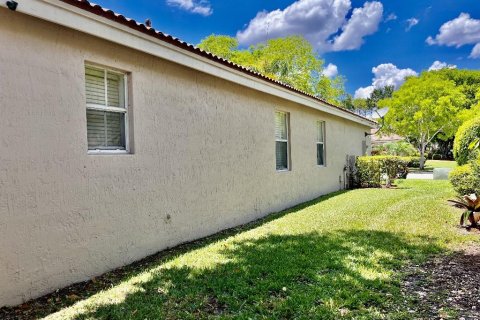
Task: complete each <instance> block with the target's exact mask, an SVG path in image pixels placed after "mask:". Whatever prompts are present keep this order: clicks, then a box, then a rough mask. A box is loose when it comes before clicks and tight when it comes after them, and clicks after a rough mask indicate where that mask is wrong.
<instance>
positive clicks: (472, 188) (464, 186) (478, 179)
mask: <svg viewBox="0 0 480 320" xmlns="http://www.w3.org/2000/svg"><path fill="white" fill-rule="evenodd" d="M448 177H449V179H450V183H451V184H452V186H453V189H454V190H455V191H456V192H457V193H458V194H460V195H466V194H471V193H476V194H478V195H480V158H479V159H477V160H476V161H472V162H471V163H469V164H466V165H463V166H459V167H456V168H455V169H453V170H452V171H451V172H450V174H449V176H448Z"/></svg>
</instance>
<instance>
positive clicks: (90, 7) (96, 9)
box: [60, 0, 376, 124]
mask: <svg viewBox="0 0 480 320" xmlns="http://www.w3.org/2000/svg"><path fill="white" fill-rule="evenodd" d="M60 1H62V2H64V3H67V4H70V5H72V6H75V7H77V8H80V9H83V10H85V11H88V12H90V13H93V14H95V15H98V16H101V17H104V18H107V19H109V20H112V21H115V22H117V23H120V24H122V25H125V26H127V27H129V28H132V29H134V30H136V31H139V32H142V33H144V34H147V35H149V36H152V37H154V38H156V39H159V40H162V41H165V42H167V43H169V44H172V45H174V46H176V47H179V48H181V49H184V50H187V51H189V52H192V53H195V54H197V55H199V56H202V57H205V58H207V59H209V60H212V61H215V62H217V63H220V64H222V65H225V66H227V67H229V68H232V69H235V70H238V71H241V72H243V73H245V74H248V75H250V76H254V77H256V78H259V79H262V80H264V81H268V82H271V83H274V84H276V85H278V86H281V87H283V88H286V89H288V90H290V91H293V92H296V93H299V94H302V95H304V96H308V97H310V98H313V99H315V100H318V101H319V102H321V103H323V104H325V105H328V106H330V107H333V108H335V109H338V110H340V111H342V112H345V113H348V114H350V115H353V116H355V117H358V118H360V119H362V120H366V121H368V122H370V123H372V124H376V122H375V121H372V120H371V119H368V118H366V117H362V116H360V115H358V114H356V113H354V112H351V111H349V110H346V109H344V108H340V107H338V106H336V105H334V104H332V103H329V102H327V101H325V100H323V99H322V98H319V97H317V96H314V95H312V94H309V93H307V92H305V91H302V90H299V89H296V88H294V87H292V86H290V85H288V84H285V83H283V82H280V81H277V80H274V79H272V78H269V77H267V76H265V75H263V74H260V73H258V72H255V71H252V70H250V69H248V68H245V67H243V66H241V65H238V64H236V63H233V62H231V61H229V60H226V59H223V58H221V57H218V56H216V55H214V54H212V53H210V52H207V51H204V50H202V49H200V48H198V47H196V46H194V45H192V44H189V43H187V42H185V41H182V40H180V39H178V38H175V37H172V36H171V35H168V34H165V33H163V32H161V31H158V30H155V29H154V28H151V27H148V26H146V25H145V24H143V23H139V22H137V21H135V20H133V19H130V18H127V17H125V16H123V15H121V14H118V13H116V12H114V11H112V10H110V9H106V8H103V7H102V6H100V5H97V4H94V3H91V2H90V1H87V0H60Z"/></svg>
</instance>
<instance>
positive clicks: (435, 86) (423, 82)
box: [379, 72, 467, 169]
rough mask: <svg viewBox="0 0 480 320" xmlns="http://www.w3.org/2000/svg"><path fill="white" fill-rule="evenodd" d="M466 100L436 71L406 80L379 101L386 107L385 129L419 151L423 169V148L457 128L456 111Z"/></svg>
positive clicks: (458, 88)
mask: <svg viewBox="0 0 480 320" xmlns="http://www.w3.org/2000/svg"><path fill="white" fill-rule="evenodd" d="M466 100H467V98H466V97H465V94H464V93H463V92H462V90H461V88H460V87H459V86H457V85H456V83H455V82H454V81H453V80H449V79H447V78H445V77H444V76H442V75H440V73H437V72H423V73H422V74H421V75H420V76H418V77H409V78H407V80H406V81H405V83H404V84H403V85H402V86H401V87H400V89H399V90H397V91H395V92H394V93H393V96H392V98H389V99H384V100H381V101H380V102H379V105H381V106H388V107H389V112H388V113H387V115H386V116H385V124H386V128H387V130H389V131H393V132H395V133H397V134H399V135H402V136H405V137H409V138H411V140H412V141H414V142H415V143H416V144H417V147H418V149H419V151H420V157H421V160H420V165H421V168H422V169H423V165H424V159H425V148H426V146H427V145H428V144H429V143H430V142H431V141H432V139H434V138H435V137H436V136H437V135H438V137H440V138H442V139H446V138H449V137H452V136H453V134H454V133H455V130H456V129H457V128H458V126H459V123H460V119H459V118H458V112H459V110H461V109H462V108H463V107H464V105H465V103H466Z"/></svg>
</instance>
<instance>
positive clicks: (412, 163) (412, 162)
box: [401, 157, 420, 168]
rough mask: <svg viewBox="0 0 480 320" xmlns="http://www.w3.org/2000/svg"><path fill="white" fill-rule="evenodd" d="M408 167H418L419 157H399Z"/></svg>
mask: <svg viewBox="0 0 480 320" xmlns="http://www.w3.org/2000/svg"><path fill="white" fill-rule="evenodd" d="M401 158H402V159H403V160H405V161H406V162H407V166H408V167H409V168H420V157H401Z"/></svg>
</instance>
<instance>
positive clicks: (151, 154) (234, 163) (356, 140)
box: [0, 0, 375, 306]
mask: <svg viewBox="0 0 480 320" xmlns="http://www.w3.org/2000/svg"><path fill="white" fill-rule="evenodd" d="M17 2H18V5H17V6H16V7H15V5H14V3H13V2H11V1H8V2H7V3H8V5H9V6H10V9H9V8H7V5H6V4H5V1H3V2H2V3H1V4H0V45H1V46H0V105H1V107H2V116H1V117H0V147H1V152H0V257H1V258H0V306H5V305H14V304H18V303H21V302H23V301H26V300H28V299H31V298H35V297H38V296H40V295H43V294H46V293H48V292H50V291H53V290H55V289H57V288H60V287H64V286H66V285H69V284H72V283H74V282H79V281H83V280H87V279H89V278H92V277H94V276H96V275H99V274H101V273H104V272H106V271H108V270H111V269H114V268H116V267H120V266H122V265H126V264H128V263H130V262H133V261H135V260H138V259H141V258H143V257H145V256H147V255H150V254H153V253H155V252H158V251H160V250H163V249H165V248H168V247H172V246H175V245H178V244H180V243H183V242H187V241H191V240H194V239H198V238H201V237H205V236H208V235H211V234H214V233H216V232H218V231H220V230H222V229H226V228H230V227H234V226H237V225H240V224H243V223H246V222H249V221H252V220H254V219H258V218H260V217H263V216H265V215H267V214H269V213H271V212H275V211H279V210H282V209H285V208H287V207H291V206H293V205H295V204H298V203H301V202H304V201H307V200H310V199H313V198H315V197H318V196H319V195H322V194H326V193H329V192H332V191H336V190H339V189H341V188H343V187H344V183H345V181H344V166H345V164H346V156H347V155H361V154H363V153H365V152H367V149H368V147H369V141H368V139H369V138H368V136H367V135H366V134H365V133H366V132H370V129H371V128H372V127H374V126H375V122H373V121H370V120H368V119H365V118H363V117H360V116H357V115H355V114H352V113H350V112H348V111H345V110H342V109H340V108H338V107H335V106H333V105H330V104H328V103H326V102H324V101H322V100H320V99H318V98H315V97H313V96H309V95H308V94H305V93H303V92H300V91H297V90H295V89H293V88H291V87H288V86H286V85H283V84H281V83H278V82H275V81H273V80H271V79H268V78H265V77H263V76H261V75H259V74H256V73H253V72H251V71H249V70H246V69H244V68H242V67H240V66H237V65H234V64H232V63H230V62H228V61H225V60H223V59H220V58H218V57H215V56H213V55H211V54H209V53H206V52H203V51H201V50H199V49H197V48H195V47H193V46H191V45H188V44H186V43H184V42H181V41H180V40H178V39H175V38H172V37H170V36H167V35H165V34H163V33H160V32H158V31H155V30H154V29H151V28H148V27H146V26H144V25H142V24H138V23H136V22H135V21H132V20H129V19H126V18H124V17H123V16H121V15H117V14H115V13H113V12H111V11H106V10H104V9H102V8H100V7H99V6H94V5H91V4H90V3H89V2H87V1H77V0H63V1H62V0H17Z"/></svg>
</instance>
